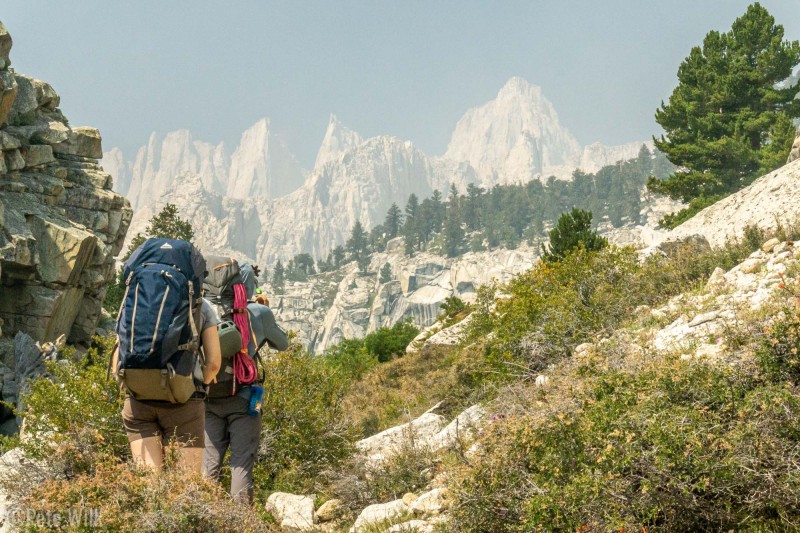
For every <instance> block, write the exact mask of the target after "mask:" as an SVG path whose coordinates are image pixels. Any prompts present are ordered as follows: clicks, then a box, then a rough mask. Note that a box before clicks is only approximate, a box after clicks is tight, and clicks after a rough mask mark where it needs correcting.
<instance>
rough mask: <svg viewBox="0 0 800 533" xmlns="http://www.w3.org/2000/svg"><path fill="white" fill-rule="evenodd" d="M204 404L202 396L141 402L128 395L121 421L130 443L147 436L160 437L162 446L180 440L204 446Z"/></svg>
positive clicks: (188, 445)
mask: <svg viewBox="0 0 800 533" xmlns="http://www.w3.org/2000/svg"><path fill="white" fill-rule="evenodd" d="M205 420H206V414H205V405H204V402H203V399H202V398H192V399H190V400H189V401H188V402H186V403H181V404H174V403H168V402H148V401H139V400H137V399H136V398H133V397H131V396H130V395H129V396H126V397H125V406H124V407H123V408H122V422H123V424H124V425H125V431H127V433H128V442H133V441H135V440H139V439H146V438H148V437H161V443H162V444H163V445H165V446H166V445H167V444H169V442H170V441H175V442H179V443H181V444H184V445H186V446H187V447H189V448H203V447H204V446H205V439H204V432H205Z"/></svg>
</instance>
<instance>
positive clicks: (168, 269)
mask: <svg viewBox="0 0 800 533" xmlns="http://www.w3.org/2000/svg"><path fill="white" fill-rule="evenodd" d="M205 270H206V262H205V259H204V258H203V256H202V254H200V252H199V251H198V250H197V249H196V248H195V247H194V246H193V245H192V244H190V243H188V242H186V241H180V240H173V239H160V238H152V239H148V240H146V241H145V242H144V243H143V244H142V245H141V246H140V247H139V248H137V249H136V250H135V251H134V252H133V253H132V254H131V256H130V258H129V259H128V260H127V261H126V262H125V267H124V270H123V276H124V278H125V295H124V297H123V300H122V305H121V306H120V310H119V313H118V315H117V328H116V330H117V336H118V340H119V343H118V346H117V349H116V350H115V352H114V356H113V360H112V367H113V368H114V373H115V376H116V377H117V379H118V380H119V381H120V383H121V384H122V386H123V387H124V388H125V391H126V394H125V405H124V408H123V411H122V419H123V423H124V425H125V430H126V432H127V434H128V441H129V443H130V446H131V452H132V454H133V457H134V459H135V460H136V461H137V462H139V463H140V464H143V465H145V466H149V467H152V468H160V466H161V464H162V462H163V456H164V447H165V446H167V445H169V444H170V442H173V441H174V442H176V443H178V444H180V445H181V447H180V448H179V449H178V454H179V456H178V457H179V463H180V464H181V465H182V466H183V467H185V468H186V469H187V470H189V471H191V472H199V471H200V465H201V460H202V450H203V448H204V445H205V442H204V438H205V431H204V430H205V409H204V403H203V400H204V399H205V396H206V391H207V388H208V385H209V384H210V383H211V382H212V381H214V379H215V377H216V375H217V373H218V371H219V368H220V362H221V357H220V344H219V336H218V333H217V324H218V322H219V319H218V318H217V315H216V312H215V310H214V308H213V307H212V306H211V305H210V304H209V303H208V302H207V301H205V300H204V299H203V298H202V296H201V294H202V293H201V291H202V283H203V279H204V278H205Z"/></svg>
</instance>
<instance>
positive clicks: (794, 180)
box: [667, 160, 800, 247]
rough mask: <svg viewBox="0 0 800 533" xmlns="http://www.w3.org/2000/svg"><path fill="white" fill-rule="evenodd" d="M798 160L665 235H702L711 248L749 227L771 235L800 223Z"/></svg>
mask: <svg viewBox="0 0 800 533" xmlns="http://www.w3.org/2000/svg"><path fill="white" fill-rule="evenodd" d="M798 197H800V160H794V161H792V162H790V163H788V164H787V165H785V166H783V167H781V168H779V169H777V170H775V171H773V172H770V173H769V174H766V175H764V176H762V177H760V178H758V179H757V180H756V181H754V182H753V183H752V184H750V185H749V186H747V187H745V188H744V189H742V190H740V191H738V192H736V193H734V194H732V195H730V196H728V197H726V198H723V199H722V200H720V201H719V202H717V203H715V204H714V205H711V206H709V207H707V208H705V209H703V210H702V211H700V212H699V213H698V214H696V215H695V216H694V217H692V218H691V219H689V220H688V221H686V222H684V223H683V224H681V225H680V226H678V227H677V228H675V229H674V230H672V231H671V232H669V233H668V234H667V236H668V237H669V238H683V237H688V236H691V235H702V236H703V237H705V238H706V239H707V240H708V242H709V243H710V244H711V246H713V247H718V246H722V245H723V244H725V242H726V241H727V240H729V239H734V238H741V237H742V236H743V235H744V232H745V229H746V228H747V227H749V226H755V227H759V228H761V229H763V230H767V231H772V230H775V229H777V228H778V226H779V225H781V224H782V225H783V226H790V225H793V224H795V223H797V221H798V220H800V203H798V202H797V201H795V200H794V199H796V198H798Z"/></svg>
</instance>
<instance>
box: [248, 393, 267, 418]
mask: <svg viewBox="0 0 800 533" xmlns="http://www.w3.org/2000/svg"><path fill="white" fill-rule="evenodd" d="M263 401H264V387H259V386H258V385H253V386H252V387H250V407H248V408H247V414H248V415H250V416H257V415H259V414H260V413H261V402H263Z"/></svg>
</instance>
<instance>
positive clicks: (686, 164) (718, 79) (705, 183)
mask: <svg viewBox="0 0 800 533" xmlns="http://www.w3.org/2000/svg"><path fill="white" fill-rule="evenodd" d="M783 36H784V30H783V26H781V25H776V24H775V19H774V18H773V17H772V16H771V15H770V14H769V12H768V11H767V10H766V9H764V8H763V7H762V6H761V5H760V4H758V3H755V4H752V5H751V6H749V7H748V8H747V11H746V13H745V14H744V15H743V16H742V17H740V18H738V19H736V21H735V22H734V23H733V25H732V27H731V30H730V31H729V32H727V33H719V32H717V31H711V32H709V33H708V34H707V35H706V37H705V39H704V40H703V45H702V47H699V46H697V47H694V48H692V50H691V52H690V54H689V56H688V57H687V58H686V59H685V60H684V61H683V63H682V64H681V65H680V67H679V69H678V80H679V83H678V86H677V87H676V88H675V90H674V91H673V92H672V95H671V96H670V98H669V103H667V104H664V103H663V102H662V104H661V107H660V109H658V110H657V111H656V121H657V122H658V123H659V124H660V125H661V126H662V127H663V128H664V131H665V135H662V136H661V137H660V138H654V139H653V140H654V141H655V144H656V147H657V148H658V149H659V150H660V151H662V152H664V153H665V154H666V155H667V157H669V160H670V161H671V162H672V163H674V164H675V165H677V167H678V170H677V171H676V172H675V173H674V174H672V175H671V176H670V177H669V178H668V179H666V180H663V181H660V180H657V179H651V180H650V181H649V182H648V187H649V189H650V190H651V191H654V192H658V193H661V194H666V195H669V196H670V197H671V198H675V199H680V200H683V201H685V202H691V203H690V206H689V208H688V209H687V210H684V211H682V212H681V213H680V214H679V215H678V216H676V217H671V218H669V219H665V221H664V223H665V224H667V225H670V226H672V225H676V224H677V223H679V222H681V221H683V220H685V219H686V218H688V217H690V216H691V215H692V214H694V213H695V212H697V211H698V210H699V209H701V208H702V207H704V206H706V205H709V204H710V203H713V201H715V200H716V199H718V198H720V197H722V196H725V195H727V194H729V193H731V192H734V191H737V190H739V189H741V188H742V187H744V186H746V185H748V184H749V183H750V182H752V181H753V180H754V179H755V178H756V177H758V176H759V175H761V174H763V173H766V172H769V171H771V170H773V169H775V168H777V167H778V166H780V165H782V164H783V163H784V161H785V160H786V155H787V154H788V152H789V149H790V147H791V145H792V141H793V139H794V133H795V132H794V126H793V124H792V119H793V118H796V117H798V116H800V101H798V100H795V95H797V93H798V90H800V81H794V82H792V83H785V84H781V82H783V81H784V80H787V79H788V78H789V77H790V76H791V74H792V71H793V69H794V67H795V66H797V65H798V64H800V43H798V42H797V41H786V40H784V39H783Z"/></svg>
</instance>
